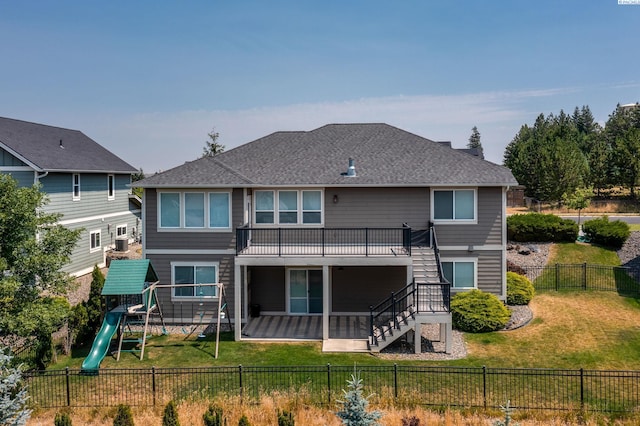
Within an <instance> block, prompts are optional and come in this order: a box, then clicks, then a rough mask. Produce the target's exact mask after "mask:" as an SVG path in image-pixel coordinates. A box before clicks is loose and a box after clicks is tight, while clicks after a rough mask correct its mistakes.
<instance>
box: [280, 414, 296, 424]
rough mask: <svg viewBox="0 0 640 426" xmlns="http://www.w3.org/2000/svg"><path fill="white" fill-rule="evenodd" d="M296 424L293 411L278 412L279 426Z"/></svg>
mask: <svg viewBox="0 0 640 426" xmlns="http://www.w3.org/2000/svg"><path fill="white" fill-rule="evenodd" d="M295 424H296V422H295V421H294V420H293V414H292V413H291V411H287V410H282V411H280V410H278V426H295Z"/></svg>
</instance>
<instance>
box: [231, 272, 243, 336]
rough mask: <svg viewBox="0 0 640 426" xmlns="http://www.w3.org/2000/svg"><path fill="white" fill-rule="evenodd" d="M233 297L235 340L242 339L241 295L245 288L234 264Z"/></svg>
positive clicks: (240, 273)
mask: <svg viewBox="0 0 640 426" xmlns="http://www.w3.org/2000/svg"><path fill="white" fill-rule="evenodd" d="M233 284H234V286H233V293H234V294H233V295H234V299H235V300H234V308H233V316H234V318H235V322H236V324H235V330H234V331H235V340H241V339H242V293H243V290H244V286H245V280H244V279H242V272H241V268H240V265H239V264H238V263H237V262H235V265H234V273H233Z"/></svg>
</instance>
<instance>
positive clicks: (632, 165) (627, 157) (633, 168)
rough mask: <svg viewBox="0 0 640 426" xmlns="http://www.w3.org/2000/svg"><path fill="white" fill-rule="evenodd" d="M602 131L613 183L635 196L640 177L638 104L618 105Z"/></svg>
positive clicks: (639, 115)
mask: <svg viewBox="0 0 640 426" xmlns="http://www.w3.org/2000/svg"><path fill="white" fill-rule="evenodd" d="M604 133H605V140H606V142H607V143H608V144H609V146H610V147H611V160H612V164H613V170H612V172H611V174H612V180H613V184H615V185H621V186H624V187H626V188H628V189H629V191H630V192H631V196H632V197H635V187H636V185H638V183H639V182H638V180H639V178H640V105H636V106H632V107H626V108H623V107H621V106H620V105H618V106H617V107H616V109H615V111H614V112H613V113H612V114H611V115H610V116H609V119H608V120H607V123H606V125H605V131H604Z"/></svg>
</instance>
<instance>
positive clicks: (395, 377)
mask: <svg viewBox="0 0 640 426" xmlns="http://www.w3.org/2000/svg"><path fill="white" fill-rule="evenodd" d="M393 395H394V397H395V398H396V399H398V364H396V363H394V364H393Z"/></svg>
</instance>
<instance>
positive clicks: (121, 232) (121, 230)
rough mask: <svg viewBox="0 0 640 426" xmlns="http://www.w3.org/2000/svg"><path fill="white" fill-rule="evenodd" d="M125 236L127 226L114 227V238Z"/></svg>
mask: <svg viewBox="0 0 640 426" xmlns="http://www.w3.org/2000/svg"><path fill="white" fill-rule="evenodd" d="M126 236H127V225H126V224H124V225H118V226H116V237H126Z"/></svg>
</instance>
